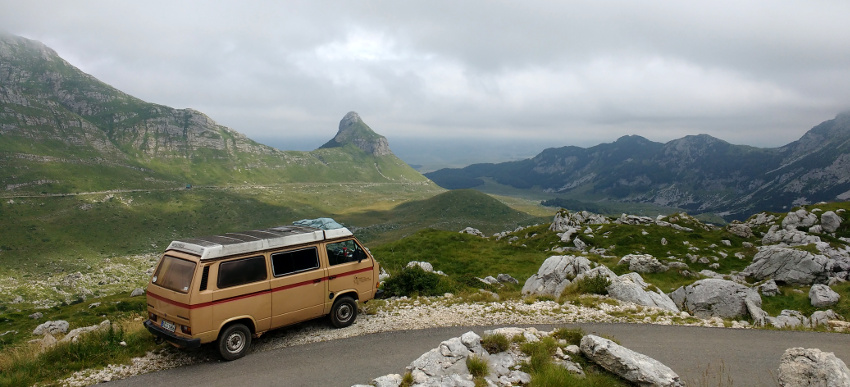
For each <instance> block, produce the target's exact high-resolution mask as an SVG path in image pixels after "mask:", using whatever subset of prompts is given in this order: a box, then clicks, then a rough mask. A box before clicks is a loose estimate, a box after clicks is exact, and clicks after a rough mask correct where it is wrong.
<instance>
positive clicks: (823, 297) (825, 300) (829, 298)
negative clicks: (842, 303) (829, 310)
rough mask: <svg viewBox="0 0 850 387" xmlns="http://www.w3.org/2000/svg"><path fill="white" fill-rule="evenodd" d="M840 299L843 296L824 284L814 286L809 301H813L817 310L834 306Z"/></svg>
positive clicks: (810, 291)
mask: <svg viewBox="0 0 850 387" xmlns="http://www.w3.org/2000/svg"><path fill="white" fill-rule="evenodd" d="M839 298H841V296H839V295H838V293H836V292H835V291H834V290H832V289H830V287H829V286H826V285H823V284H815V285H812V288H811V289H810V290H809V301H811V303H812V306H814V307H815V308H825V307H828V306H833V305H835V304H837V303H838V299H839Z"/></svg>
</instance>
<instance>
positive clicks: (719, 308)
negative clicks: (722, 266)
mask: <svg viewBox="0 0 850 387" xmlns="http://www.w3.org/2000/svg"><path fill="white" fill-rule="evenodd" d="M670 298H671V299H672V300H673V302H674V303H675V304H676V306H678V307H679V309H681V310H684V311H687V312H689V313H691V314H693V315H694V316H696V317H699V318H709V317H720V318H729V319H736V318H740V317H744V316H747V315H749V312H748V309H747V305H746V301H747V300H750V302H752V304H753V305H755V306H758V307H759V308H760V307H761V297H760V296H759V294H758V292H756V291H755V290H753V289H750V288H748V287H746V286H744V285H741V284H738V283H735V282H732V281H728V280H723V279H713V278H709V279H702V280H699V281H696V282H694V283H693V284H691V285H688V286H683V287H680V288H678V289H676V290H675V291H673V292H672V293H670Z"/></svg>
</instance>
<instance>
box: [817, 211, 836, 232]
mask: <svg viewBox="0 0 850 387" xmlns="http://www.w3.org/2000/svg"><path fill="white" fill-rule="evenodd" d="M820 224H821V228H823V231H825V232H835V231H836V230H838V227H839V226H841V217H840V216H838V214H836V213H835V212H832V211H827V212H824V213H823V214H821V216H820Z"/></svg>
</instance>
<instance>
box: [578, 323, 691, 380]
mask: <svg viewBox="0 0 850 387" xmlns="http://www.w3.org/2000/svg"><path fill="white" fill-rule="evenodd" d="M581 352H582V353H583V354H584V355H585V356H587V357H588V358H589V359H590V360H592V361H593V362H595V363H596V364H599V365H600V366H602V367H603V368H605V369H606V370H608V371H610V372H612V373H614V374H616V375H617V376H619V377H621V378H623V379H626V380H628V381H630V382H632V383H635V384H637V385H640V386H662V387H673V386H676V387H678V386H684V385H685V384H684V383H683V382H682V381H680V380H679V375H677V374H676V373H675V372H673V370H671V369H670V367H667V366H666V365H664V364H662V363H661V362H659V361H658V360H655V359H653V358H651V357H649V356H646V355H644V354H641V353H637V352H635V351H632V350H630V349H628V348H625V347H623V346H620V345H618V344H616V343H614V342H613V341H611V340H608V339H604V338H602V337H599V336H595V335H587V336H584V337H582V338H581Z"/></svg>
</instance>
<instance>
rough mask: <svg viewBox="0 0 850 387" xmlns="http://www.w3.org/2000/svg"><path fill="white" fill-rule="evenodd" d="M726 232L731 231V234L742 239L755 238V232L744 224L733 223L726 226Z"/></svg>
mask: <svg viewBox="0 0 850 387" xmlns="http://www.w3.org/2000/svg"><path fill="white" fill-rule="evenodd" d="M726 230H727V231H729V233H731V234H733V235H737V236H739V237H741V238H752V237H753V236H754V235H753V230H752V229H751V228H750V226H748V225H746V224H743V223H732V224H730V225H728V226H726Z"/></svg>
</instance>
